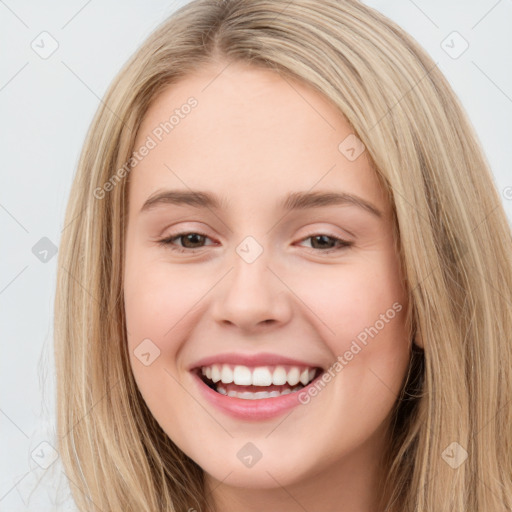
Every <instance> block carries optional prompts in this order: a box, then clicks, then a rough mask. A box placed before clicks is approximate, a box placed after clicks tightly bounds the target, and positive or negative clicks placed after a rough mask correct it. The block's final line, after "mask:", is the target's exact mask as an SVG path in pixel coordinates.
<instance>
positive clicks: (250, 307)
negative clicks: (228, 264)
mask: <svg viewBox="0 0 512 512" xmlns="http://www.w3.org/2000/svg"><path fill="white" fill-rule="evenodd" d="M268 264H269V261H268V259H267V257H266V254H265V252H264V253H263V254H262V255H261V256H260V257H259V258H257V259H256V260H255V261H253V262H252V263H248V262H247V261H245V260H244V259H243V258H241V257H238V255H237V256H236V257H235V258H234V259H233V268H232V270H231V271H230V272H229V273H228V274H227V275H226V277H225V278H224V279H223V280H222V282H221V283H219V286H218V290H217V293H216V294H215V300H214V303H213V304H212V310H213V317H214V320H215V321H216V322H217V323H219V324H223V325H224V326H236V327H238V328H239V329H241V330H244V331H246V332H257V331H259V330H261V329H267V328H268V326H271V325H274V327H278V326H282V325H284V324H286V323H287V322H288V321H289V319H290V317H291V303H290V297H289V291H288V288H287V287H286V285H285V284H284V282H283V281H284V280H283V278H282V277H281V276H279V275H278V272H276V271H275V270H273V269H271V268H269V266H268Z"/></svg>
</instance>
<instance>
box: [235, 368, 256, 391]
mask: <svg viewBox="0 0 512 512" xmlns="http://www.w3.org/2000/svg"><path fill="white" fill-rule="evenodd" d="M233 382H234V383H235V384H237V385H238V386H250V385H251V384H252V375H251V370H250V369H249V368H247V366H235V370H234V371H233Z"/></svg>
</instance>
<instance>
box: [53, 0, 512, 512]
mask: <svg viewBox="0 0 512 512" xmlns="http://www.w3.org/2000/svg"><path fill="white" fill-rule="evenodd" d="M211 62H219V63H220V62H222V63H225V65H229V64H230V63H233V62H245V63H250V64H252V65H254V66H259V67H261V68H265V69H272V70H274V71H275V72H276V73H280V74H281V76H282V77H283V78H284V79H288V78H294V79H299V80H301V81H302V82H303V83H306V84H309V85H310V86H312V87H314V88H315V89H316V90H317V91H318V92H319V93H320V94H322V95H323V96H324V97H325V98H327V99H329V100H330V101H331V102H332V104H333V106H335V107H336V108H337V109H339V112H340V115H342V116H344V118H345V119H346V120H347V122H348V123H349V124H350V126H351V128H352V131H353V132H354V133H355V134H356V135H357V137H358V138H359V139H360V140H361V141H362V142H363V144H364V145H365V147H366V150H367V151H368V155H369V157H370V161H371V165H372V168H373V169H374V171H375V173H376V175H377V176H378V178H379V180H380V182H381V183H382V186H383V187H384V190H385V191H386V193H387V195H388V197H389V200H390V204H392V205H393V222H394V226H395V242H396V251H397V255H398V257H399V258H400V263H401V269H402V272H403V274H402V275H403V279H404V282H405V283H406V286H407V290H408V296H409V307H408V311H407V315H408V316H407V319H408V320H407V321H408V322H409V325H410V332H411V336H412V337H413V338H414V340H415V341H416V344H417V346H416V345H415V348H414V350H412V351H411V363H410V368H409V372H408V376H407V378H406V379H405V381H404V388H403V392H402V395H401V396H400V397H399V398H398V399H397V402H396V406H395V408H394V410H393V411H392V414H393V422H392V428H391V432H390V434H391V439H392V441H391V442H390V444H389V450H388V451H389V453H387V455H386V458H385V460H386V463H387V464H388V468H387V479H386V484H385V489H386V492H385V493H384V495H385V503H383V506H382V509H383V510H384V509H385V510H387V511H388V512H391V511H400V512H413V511H415V512H427V511H428V512H430V511H435V512H441V511H448V510H449V511H450V512H477V511H479V512H481V511H489V512H490V511H498V510H500V511H501V510H505V509H507V510H510V509H511V508H512V482H511V475H512V428H511V427H510V425H512V407H511V402H510V400H511V397H512V378H511V372H512V339H511V337H512V336H511V333H512V307H511V302H512V300H511V299H512V292H511V290H512V256H511V255H512V237H511V232H510V227H509V225H508V222H507V218H506V215H505V213H504V209H503V207H502V204H501V199H500V196H499V195H498V193H497V191H496V187H495V184H494V181H493V177H492V174H491V171H490V166H489V163H488V162H487V160H486V158H485V156H484V152H483V150H482V148H481V146H480V143H479V141H478V138H477V136H476V134H475V132H474V130H473V128H472V126H471V124H470V122H469V121H468V118H467V116H466V114H465V112H464V109H463V107H462V106H461V104H460V103H459V101H458V99H457V97H456V96H455V94H454V93H453V91H452V89H451V87H450V86H449V84H448V82H447V80H446V79H445V78H444V76H443V75H442V73H441V72H440V71H439V69H438V68H437V66H436V65H435V63H434V62H433V61H432V59H431V58H430V57H429V56H428V54H427V53H426V52H425V51H424V50H423V49H422V48H421V47H420V46H419V45H418V43H417V42H416V41H415V40H414V39H413V38H412V37H410V36H409V35H408V34H406V33H405V32H404V31H403V30H402V29H401V28H400V27H399V26H397V25H396V24H395V23H394V22H392V21H390V20H389V19H387V18H386V17H385V16H383V15H382V14H380V13H379V12H377V11H375V10H374V9H372V8H370V7H368V6H366V5H363V4H361V3H359V2H357V1H356V0H294V1H293V2H289V1H288V0H224V1H218V0H194V1H192V2H190V3H188V4H186V5H185V6H184V7H182V8H180V9H179V10H178V11H176V12H175V13H174V14H173V15H172V16H170V17H169V18H168V19H167V20H165V22H164V23H162V24H161V25H160V26H159V27H158V28H157V29H156V30H155V31H154V32H153V33H152V34H151V35H150V37H149V38H148V39H147V40H146V41H145V43H144V44H143V45H142V46H141V48H140V49H139V50H138V51H137V52H136V53H135V54H134V56H133V57H132V58H131V59H130V60H129V61H128V62H127V63H126V64H125V66H124V67H123V69H122V70H121V71H120V72H119V74H118V75H117V76H116V78H115V79H114V81H113V82H112V84H111V86H110V88H109V89H108V91H107V93H106V95H105V97H104V98H103V101H102V102H101V105H100V106H99V108H98V111H97V113H96V115H95V117H94V119H93V122H92V124H91V127H90V129H89V132H88V135H87V138H86V141H85V145H84V147H83V150H82V153H81V156H80V160H79V164H78V169H77V173H76V175H75V178H74V182H73V185H72V189H71V193H70V198H69V202H68V205H67V210H66V216H65V229H64V230H63V233H62V238H61V242H60V253H59V260H58V265H59V268H58V278H57V279H58V282H57V290H56V299H55V329H54V331H55V358H56V371H57V413H58V414H57V416H58V418H57V429H58V442H59V446H58V448H59V452H60V456H61V458H62V461H63V464H64V467H65V471H66V475H67V476H68V478H69V480H70V482H71V490H72V493H73V497H74V499H75V501H76V503H77V505H78V506H79V507H80V510H81V511H86V510H96V509H100V510H126V511H131V510H137V511H139V512H143V511H144V512H154V511H156V510H159V511H164V510H165V511H180V512H181V511H187V510H189V509H191V508H194V509H196V510H197V511H203V512H204V511H206V510H209V507H210V505H209V501H208V496H207V495H206V494H205V493H206V491H205V489H204V480H203V471H202V469H201V468H200V467H199V466H198V465H197V464H196V463H195V462H194V461H193V460H191V459H190V458H189V457H188V456H187V455H186V454H184V453H183V452H182V451H181V450H180V449H179V448H178V447H177V446H176V445H175V444H174V443H173V442H172V440H171V439H169V438H168V437H167V436H166V434H165V432H164V431H163V430H162V429H161V428H160V426H159V425H158V423H157V422H156V421H155V419H154V418H153V416H152V415H151V413H150V411H149V409H148V407H147V406H146V404H145V403H144V400H143V398H142V396H141V394H140V393H139V391H138V389H137V386H136V383H135V380H134V377H133V375H132V372H131V368H130V363H129V355H128V353H127V340H126V323H125V318H124V304H123V282H122V278H123V254H124V253H123V249H124V236H125V227H126V215H127V197H128V196H127V191H128V182H129V176H130V174H129V172H130V170H131V168H132V167H133V166H134V165H136V162H133V161H132V160H131V155H132V152H133V150H134V147H133V145H134V140H135V136H136V134H137V130H138V128H139V126H140V124H141V121H142V119H143V117H144V115H145V113H146V111H147V109H148V106H149V105H150V103H151V102H152V100H154V98H155V97H156V96H157V95H158V94H159V92H161V91H162V90H163V89H164V88H166V87H168V86H169V85H172V84H173V83H175V82H177V81H178V80H180V79H182V78H186V76H187V74H189V73H192V72H194V71H197V70H200V69H201V68H202V67H203V66H206V65H207V64H209V63H211ZM199 108H200V106H199ZM340 142H341V141H340ZM127 163H128V164H127ZM107 182H109V183H110V184H111V185H109V186H108V187H107V186H106V184H107ZM98 191H101V193H99V192H98ZM418 347H421V348H418ZM507 507H508V508H507Z"/></svg>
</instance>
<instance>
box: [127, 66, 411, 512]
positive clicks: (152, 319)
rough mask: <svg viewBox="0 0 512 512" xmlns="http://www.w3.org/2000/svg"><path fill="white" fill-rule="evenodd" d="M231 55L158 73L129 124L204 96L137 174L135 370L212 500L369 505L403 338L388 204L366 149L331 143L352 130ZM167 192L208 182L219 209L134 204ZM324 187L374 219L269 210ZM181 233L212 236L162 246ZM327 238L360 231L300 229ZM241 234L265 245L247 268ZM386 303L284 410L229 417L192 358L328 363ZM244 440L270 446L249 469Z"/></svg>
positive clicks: (133, 189) (323, 103)
mask: <svg viewBox="0 0 512 512" xmlns="http://www.w3.org/2000/svg"><path fill="white" fill-rule="evenodd" d="M225 65H226V64H225V63H214V64H211V65H208V66H207V67H205V68H203V69H201V70H200V71H198V72H196V74H194V75H189V76H187V77H186V78H185V79H183V80H182V81H180V82H179V83H177V84H173V85H172V86H170V87H168V88H167V89H166V90H165V91H164V92H163V93H161V95H160V96H159V97H158V98H157V99H156V101H154V102H153V103H152V105H151V107H150V109H149V110H148V112H147V114H146V116H145V118H144V121H143V124H142V126H141V128H140V130H139V132H138V135H137V140H136V143H135V147H136V148H138V147H140V146H141V145H142V144H143V143H144V141H145V140H146V138H147V137H148V135H151V133H152V130H153V129H154V128H155V127H156V126H158V125H159V123H161V122H163V121H164V120H166V119H168V118H169V115H170V113H172V111H173V110H174V109H175V108H179V107H180V106H181V105H183V104H184V103H185V102H186V100H187V99H188V98H189V97H190V96H194V97H195V98H196V99H197V100H198V106H197V107H196V108H195V109H193V110H192V111H191V113H190V114H189V115H188V116H185V118H184V119H181V120H180V123H179V125H177V126H176V127H175V128H174V129H173V131H171V132H170V133H169V134H167V135H166V136H165V137H164V138H163V139H162V141H161V142H160V143H159V144H158V145H157V146H156V147H155V148H154V149H152V150H151V151H150V152H149V154H148V155H147V156H146V157H145V158H144V159H143V160H142V161H141V162H140V163H138V165H137V166H136V167H135V168H134V169H133V170H132V171H131V174H130V186H129V215H128V225H127V237H126V246H125V270H124V272H125V275H124V279H125V288H124V299H125V313H126V319H127V327H128V344H129V351H130V357H131V366H132V370H133V374H134V376H135V379H136V382H137V385H138V387H139V389H140V391H141V393H142V395H143V397H144V400H145V401H146V403H147V405H148V407H149V409H150V410H151V412H152V414H153V415H154V417H155V418H156V419H157V421H158V422H159V424H160V425H161V426H162V428H163V429H164V431H165V432H166V433H167V434H168V435H169V437H170V438H171V439H172V440H173V441H174V442H175V443H176V444H177V445H178V446H179V447H180V448H181V449H182V450H183V451H184V452H185V453H186V454H187V455H188V456H189V457H191V458H192V459H193V460H194V461H196V462H197V463H198V464H199V465H200V466H201V467H202V468H203V469H204V471H205V472H206V473H205V475H206V484H207V488H208V489H210V491H211V493H210V494H209V499H210V500H212V502H214V503H215V504H216V505H217V506H218V507H219V510H222V511H223V512H230V511H239V510H242V509H243V510H244V511H248V512H250V511H253V510H254V511H260V510H262V509H264V510H267V511H271V512H272V511H279V512H292V511H293V512H295V511H303V510H304V509H305V510H308V511H320V510H321V511H322V512H327V511H339V510H341V508H340V504H343V508H342V510H343V511H344V512H347V511H354V512H356V511H357V512H365V511H368V512H369V511H372V512H375V510H377V500H378V499H379V496H380V493H381V487H380V484H379V482H380V481H381V479H382V478H383V476H384V468H383V465H382V463H381V456H382V453H383V450H384V448H385V446H386V445H387V442H388V438H387V432H388V423H389V415H390V411H391V409H392V407H393V404H394V402H395V400H396V397H397V395H398V393H399V391H400V389H401V387H402V385H403V379H404V377H405V374H406V371H407V366H408V361H409V350H410V340H409V337H408V335H407V332H406V329H405V311H406V306H407V304H406V297H407V296H406V292H405V288H404V285H403V282H402V281H401V279H400V277H399V262H398V257H397V255H396V253H395V251H394V248H393V239H392V217H391V205H390V204H387V202H386V199H385V195H384V192H383V190H382V189H381V188H380V186H379V182H378V181H377V178H376V176H375V174H374V171H372V169H371V168H370V162H369V159H368V155H367V152H366V151H364V152H363V153H362V154H361V155H360V156H359V157H358V158H357V159H356V160H354V161H350V160H349V159H347V158H346V156H345V155H344V154H343V153H342V152H340V151H339V150H338V145H339V144H340V142H341V141H343V140H344V139H345V137H347V136H348V135H349V134H350V133H352V130H351V129H350V126H349V125H348V123H347V122H346V120H345V119H344V118H343V116H342V115H341V114H340V112H339V111H338V110H336V108H335V107H334V106H333V105H332V104H331V103H330V102H328V101H327V100H326V99H325V98H324V97H323V96H321V95H319V93H317V92H316V91H315V90H313V89H311V88H309V86H307V85H304V84H302V83H301V82H296V81H291V80H290V79H288V78H287V79H286V80H285V79H283V78H282V77H280V76H279V75H277V74H275V73H273V72H272V71H269V70H261V69H257V68H253V67H250V66H248V65H246V64H239V63H232V64H230V65H229V66H228V67H227V68H226V69H224V68H225ZM223 69H224V71H222V72H221V70H223ZM219 73H220V74H219ZM208 84H209V85H208ZM207 85H208V87H206V86H207ZM292 85H293V87H292ZM205 87H206V88H205ZM203 89H204V90H203ZM167 188H169V189H179V190H189V189H200V190H202V191H208V192H211V193H215V194H217V195H219V196H222V197H224V198H225V199H226V201H227V206H226V207H225V208H223V209H221V210H219V211H214V210H210V209H201V208H193V207H191V206H177V205H171V204H163V205H162V204H161V205H159V206H158V207H155V208H153V209H151V210H148V211H146V212H140V210H141V207H142V205H143V204H144V202H145V201H146V199H147V198H148V197H149V196H150V195H152V194H153V193H154V192H155V191H157V190H161V189H167ZM319 190H327V191H331V192H332V191H336V192H348V193H351V194H356V195H358V196H359V197H361V198H363V199H365V200H366V201H369V202H371V203H372V204H373V205H374V206H375V207H376V208H378V209H379V210H381V212H382V217H378V216H375V215H372V214H371V213H369V212H367V211H366V210H364V209H362V208H360V207H357V206H355V205H333V206H324V207H320V208H318V207H317V208H312V209H308V210H304V211H300V210H299V211H291V212H288V213H286V212H285V211H282V210H280V209H278V206H277V205H278V203H279V202H280V200H281V199H282V198H283V197H284V196H285V195H286V194H287V193H289V192H295V191H319ZM180 232H189V233H190V232H192V233H194V232H195V233H197V232H199V233H203V234H205V235H207V238H205V239H201V238H199V242H198V240H197V238H196V239H192V242H191V241H190V239H189V240H187V239H186V238H183V237H182V238H178V239H175V240H174V242H173V244H174V247H192V248H191V249H189V252H188V253H178V252H174V251H172V250H171V249H170V247H169V246H162V245H159V244H158V240H161V239H164V238H167V237H169V236H171V235H173V234H177V233H180ZM349 233H350V234H349ZM321 234H326V235H328V236H335V237H339V238H341V239H343V240H347V241H351V242H353V245H352V246H350V247H340V248H338V250H337V251H335V252H331V253H328V254H326V253H325V251H326V250H327V249H331V248H336V247H338V246H337V245H336V243H335V241H333V240H332V239H327V241H326V242H325V241H324V244H323V245H322V243H321V240H320V242H319V241H318V239H316V243H315V239H314V238H310V237H311V236H313V235H321ZM249 235H250V236H252V237H253V238H254V239H255V240H256V241H257V242H258V243H259V244H260V246H261V247H262V249H263V253H262V254H261V255H260V256H259V257H258V258H257V259H256V260H255V261H254V262H253V263H251V264H248V263H247V262H246V261H244V260H243V259H242V258H241V257H240V256H239V255H238V254H237V252H236V248H237V246H238V245H239V244H240V242H241V241H242V240H243V239H244V238H245V237H246V236H249ZM187 242H188V245H187ZM194 247H198V248H197V249H194ZM194 251H195V252H194ZM395 302H398V303H399V304H400V305H401V306H402V310H401V312H399V313H397V314H396V316H395V317H394V318H393V319H392V320H390V321H389V322H388V323H386V324H385V327H384V328H382V329H381V330H379V332H378V334H377V335H375V336H374V337H373V338H369V341H368V343H367V345H366V346H364V348H363V349H362V350H361V351H360V352H359V353H357V355H355V356H354V357H353V359H352V360H351V361H349V362H348V364H346V365H345V366H344V367H343V369H342V371H339V372H338V373H336V376H335V378H334V379H332V380H331V382H329V383H328V385H327V386H325V388H324V389H322V391H321V392H320V393H319V394H318V396H316V397H314V398H313V399H312V400H311V401H310V402H309V403H308V404H307V405H300V406H298V407H296V408H295V409H293V410H292V412H291V413H290V414H289V413H285V414H284V415H282V416H280V417H278V418H276V419H273V420H265V421H242V420H236V419H234V418H231V417H229V416H227V415H225V414H224V413H223V412H220V411H218V410H217V409H215V408H214V407H213V406H212V405H210V404H209V403H208V402H206V401H205V400H204V398H203V397H202V396H201V394H200V393H199V392H198V389H197V386H196V385H195V382H194V381H193V377H192V375H191V374H190V372H189V371H188V367H189V366H190V365H191V364H192V363H194V362H195V361H197V360H198V359H199V358H203V357H206V356H210V355H213V354H217V353H220V352H238V353H250V354H252V353H258V352H271V353H276V354H280V355H284V356H291V357H295V358H298V359H301V360H306V361H311V362H312V363H314V364H315V365H320V366H322V367H324V368H328V367H329V366H330V365H332V364H333V363H334V362H335V361H336V358H337V356H338V355H343V354H344V353H345V352H346V351H347V350H348V349H349V347H350V345H351V343H352V341H353V340H354V339H356V336H357V335H358V334H359V333H361V332H362V331H364V329H365V328H366V327H369V326H373V325H375V323H376V321H377V320H378V319H379V318H381V317H380V315H381V314H383V313H385V312H386V310H388V309H389V308H391V307H392V305H393V303H395ZM146 338H149V339H150V340H151V341H152V343H154V344H155V345H156V346H157V347H158V348H159V350H160V355H159V357H157V358H156V359H155V360H154V361H153V362H152V363H151V364H150V365H148V366H145V365H144V364H141V362H140V360H139V359H138V358H137V357H135V355H134V350H136V348H137V346H138V345H139V344H140V343H141V342H142V340H144V339H146ZM287 414H289V415H287ZM248 442H251V443H253V444H254V445H256V446H257V448H258V449H259V451H260V452H261V453H262V458H261V459H260V460H259V461H258V462H257V463H256V464H255V465H254V466H252V467H250V468H248V467H246V466H244V465H243V464H242V463H241V462H240V460H239V459H238V457H237V453H238V451H239V450H240V449H241V448H242V447H243V446H244V445H245V444H246V443H248Z"/></svg>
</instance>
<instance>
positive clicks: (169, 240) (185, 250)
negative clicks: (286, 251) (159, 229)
mask: <svg viewBox="0 0 512 512" xmlns="http://www.w3.org/2000/svg"><path fill="white" fill-rule="evenodd" d="M186 235H199V236H202V237H205V238H210V237H209V236H207V235H205V234H204V233H201V232H199V231H184V232H181V233H176V234H173V235H171V236H169V237H167V238H164V239H162V240H158V242H157V243H158V244H159V245H162V246H164V247H165V248H167V249H170V250H171V251H175V252H179V253H188V252H194V251H195V250H197V249H203V247H197V248H196V249H190V248H187V247H176V246H173V245H172V242H173V241H174V240H177V239H179V238H182V237H184V236H186ZM319 236H326V237H327V238H331V239H332V240H335V241H336V242H338V243H339V244H340V246H338V247H337V248H331V249H326V250H322V249H315V248H310V249H311V250H312V251H314V252H317V251H320V252H322V253H323V254H330V253H332V252H336V251H340V250H343V249H347V248H349V247H351V246H352V245H354V243H353V242H348V241H347V240H343V239H342V238H339V237H337V236H334V235H329V234H328V233H313V234H311V235H309V236H307V237H305V238H303V239H302V240H301V242H304V241H305V240H308V239H309V238H315V237H319Z"/></svg>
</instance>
